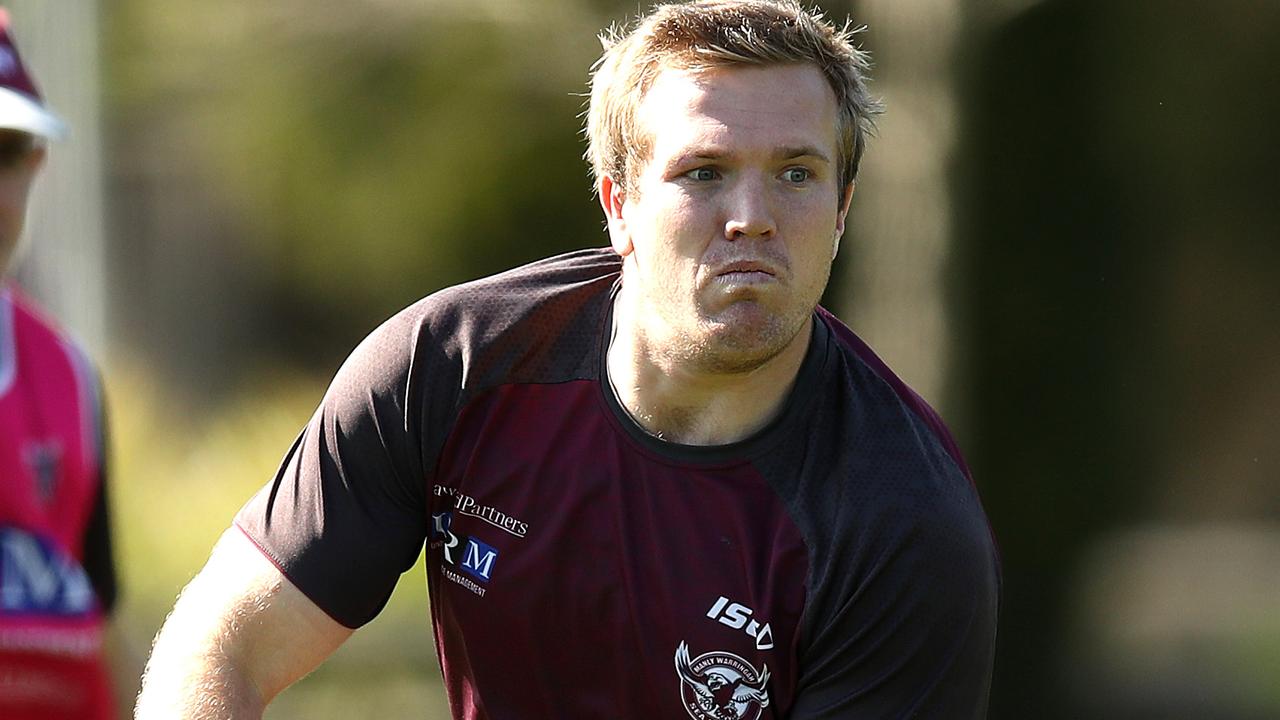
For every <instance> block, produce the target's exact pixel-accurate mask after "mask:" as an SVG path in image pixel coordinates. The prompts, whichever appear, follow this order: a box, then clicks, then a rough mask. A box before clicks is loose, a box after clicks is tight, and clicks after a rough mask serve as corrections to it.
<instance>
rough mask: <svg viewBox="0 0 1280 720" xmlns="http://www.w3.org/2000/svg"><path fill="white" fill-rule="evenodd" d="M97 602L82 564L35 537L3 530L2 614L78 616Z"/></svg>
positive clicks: (0, 532)
mask: <svg viewBox="0 0 1280 720" xmlns="http://www.w3.org/2000/svg"><path fill="white" fill-rule="evenodd" d="M94 601H95V600H94V595H93V587H92V586H91V585H90V584H89V577H88V576H87V575H85V572H84V569H83V568H81V567H80V564H79V563H77V562H76V561H74V560H72V559H71V558H69V557H67V556H65V555H63V554H62V553H60V552H58V551H57V550H56V549H55V548H53V547H52V546H51V545H49V544H47V543H45V542H42V541H41V540H39V539H38V538H36V537H34V536H32V535H28V534H27V533H25V532H21V531H18V530H14V529H11V528H0V612H5V613H53V614H57V615H78V614H81V613H86V612H89V611H90V610H92V609H93V606H94Z"/></svg>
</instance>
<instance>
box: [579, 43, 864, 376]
mask: <svg viewBox="0 0 1280 720" xmlns="http://www.w3.org/2000/svg"><path fill="white" fill-rule="evenodd" d="M638 122H639V126H640V130H641V132H642V133H643V134H644V136H645V137H647V139H648V141H649V146H650V153H649V158H648V161H647V162H646V163H645V164H644V166H643V167H642V168H639V169H638V171H637V173H636V175H635V178H634V181H633V183H632V184H631V187H630V188H623V187H622V186H621V184H616V183H614V182H613V181H612V180H611V179H610V178H604V179H603V180H602V181H601V187H600V190H601V193H600V195H601V202H602V203H603V204H604V206H605V211H606V214H607V215H608V216H609V229H610V235H611V238H612V241H613V245H614V248H615V249H616V250H617V251H618V253H619V254H621V255H623V256H624V257H625V258H626V264H625V267H624V270H623V287H624V292H627V293H637V294H638V295H637V297H635V298H634V299H635V300H636V301H637V302H636V303H635V304H634V307H635V308H637V311H636V313H635V314H636V318H635V324H636V326H637V327H636V328H635V329H636V330H637V331H638V332H639V333H640V337H641V338H642V342H644V343H645V345H646V347H648V348H649V349H650V350H651V351H657V352H659V353H663V354H665V355H666V356H667V358H668V359H670V360H672V361H675V362H677V363H686V364H689V363H691V364H692V366H693V367H694V368H697V369H701V370H703V371H709V372H722V373H723V372H744V371H747V370H751V369H753V368H755V367H758V366H759V365H761V364H762V363H764V362H765V361H767V360H769V359H771V358H773V357H774V356H776V355H777V354H778V353H779V352H781V351H782V350H783V349H784V348H785V347H786V346H787V344H788V343H790V342H791V341H792V340H794V339H795V338H796V337H797V336H798V333H799V332H800V330H801V329H803V327H804V326H805V323H807V322H808V321H809V317H810V314H811V313H812V311H813V308H814V306H815V305H817V303H818V299H819V298H820V297H821V295H822V291H823V289H824V288H825V287H826V284H827V278H828V276H829V274H830V270H831V260H832V258H833V256H834V249H835V243H836V239H837V238H838V237H839V234H840V233H841V232H843V230H844V215H845V212H846V211H847V209H848V198H849V193H850V192H851V191H852V189H851V188H849V189H848V190H847V191H845V190H842V189H841V188H839V187H838V182H839V180H838V175H839V173H838V156H837V150H836V148H837V140H836V100H835V94H834V93H833V92H832V90H831V88H830V86H829V85H828V84H827V82H826V79H825V78H824V77H823V75H822V73H821V72H820V71H819V70H818V69H817V68H816V67H813V66H811V65H799V64H797V65H778V66H766V67H753V66H742V67H732V68H716V69H712V70H704V71H698V72H691V71H684V70H678V69H666V70H663V71H662V72H661V73H659V75H658V77H657V78H656V79H655V81H654V83H653V86H652V87H651V88H650V90H649V92H648V94H646V95H645V97H644V100H643V101H642V102H641V105H640V108H639V112H638Z"/></svg>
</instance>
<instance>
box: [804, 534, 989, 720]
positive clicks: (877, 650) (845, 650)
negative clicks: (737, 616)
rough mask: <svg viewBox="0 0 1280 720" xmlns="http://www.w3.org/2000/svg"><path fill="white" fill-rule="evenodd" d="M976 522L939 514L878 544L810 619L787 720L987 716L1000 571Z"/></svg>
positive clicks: (938, 719) (939, 719)
mask: <svg viewBox="0 0 1280 720" xmlns="http://www.w3.org/2000/svg"><path fill="white" fill-rule="evenodd" d="M953 516H954V514H953ZM966 525H967V527H966ZM974 525H976V523H963V524H960V525H957V524H956V523H954V522H948V521H947V520H946V519H939V520H938V521H937V522H936V523H929V524H922V525H920V526H918V527H917V528H915V529H914V530H913V531H912V532H911V533H909V534H907V535H904V536H902V537H900V538H899V539H898V541H897V542H895V543H893V544H886V545H883V546H881V551H880V552H879V553H877V555H878V557H877V558H876V561H875V562H874V563H873V565H872V568H871V569H870V571H869V572H867V573H865V574H861V577H860V578H859V580H857V581H852V579H851V582H849V583H848V585H847V586H846V587H845V588H844V591H843V592H841V593H840V594H841V596H842V597H841V598H840V600H839V601H838V602H834V603H831V604H830V605H828V608H829V613H828V614H827V615H826V616H825V617H822V618H815V619H814V622H813V624H812V625H811V627H810V630H811V637H810V638H809V639H808V642H807V643H806V647H805V650H804V651H803V653H802V656H801V668H802V674H801V677H800V682H799V687H798V688H797V690H798V692H797V701H796V704H795V705H794V707H793V710H792V712H791V714H790V716H789V717H790V718H791V720H820V719H823V720H825V719H826V718H849V717H858V718H918V719H920V720H924V719H926V718H929V719H936V720H961V719H964V720H980V719H981V718H985V717H986V715H987V695H988V691H989V689H990V685H991V670H992V662H993V657H994V643H995V631H996V615H997V605H998V594H999V591H998V578H997V576H998V570H997V566H996V561H995V556H994V553H993V550H992V545H991V542H990V537H989V534H987V530H986V528H985V524H983V526H982V527H974Z"/></svg>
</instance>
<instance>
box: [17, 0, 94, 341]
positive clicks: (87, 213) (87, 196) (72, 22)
mask: <svg viewBox="0 0 1280 720" xmlns="http://www.w3.org/2000/svg"><path fill="white" fill-rule="evenodd" d="M6 4H7V5H8V8H9V14H10V16H11V19H12V30H13V36H14V38H15V42H16V43H17V45H18V49H19V51H20V52H21V53H22V58H23V61H24V62H25V63H26V64H27V68H28V70H29V71H30V72H31V74H32V75H33V76H34V78H35V81H36V85H37V86H38V87H39V88H40V93H41V95H43V96H44V100H45V102H46V103H47V104H48V105H49V107H50V108H52V109H53V110H54V112H56V113H57V114H58V115H59V116H61V117H62V119H64V120H66V121H67V124H68V125H70V127H71V134H70V136H69V137H68V138H66V139H65V140H62V141H59V142H55V143H53V145H52V146H51V147H50V149H49V160H48V163H47V164H46V166H45V168H44V171H43V172H42V173H41V177H40V178H39V179H38V180H37V181H36V187H35V189H34V191H33V197H32V199H31V205H30V208H29V212H28V215H27V242H28V244H29V247H28V250H27V253H26V255H25V258H24V259H23V260H22V263H21V266H20V267H19V268H18V277H19V278H20V280H21V282H22V284H23V286H24V287H25V288H26V289H27V290H28V291H29V292H30V293H31V294H32V295H34V296H35V297H36V298H37V299H39V300H40V301H41V303H42V304H44V305H45V307H46V308H47V309H48V310H49V311H50V312H51V313H52V314H54V315H55V316H56V317H57V318H58V319H59V320H60V321H61V323H62V324H63V325H64V326H65V327H66V328H67V329H68V330H70V331H71V333H72V334H73V335H75V336H76V337H77V338H78V339H79V340H80V341H82V342H83V343H84V344H85V345H86V346H87V348H88V350H89V351H90V353H92V354H93V355H94V356H95V357H96V358H101V357H103V354H104V353H105V351H106V350H107V348H106V343H107V337H108V332H107V317H108V313H107V311H108V308H107V302H108V298H107V266H106V237H105V229H104V227H103V224H104V217H103V200H102V131H101V102H100V100H101V91H100V82H99V76H100V71H99V42H98V40H99V39H98V35H99V26H98V2H97V0H8V2H7V3H6Z"/></svg>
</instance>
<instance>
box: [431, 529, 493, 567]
mask: <svg viewBox="0 0 1280 720" xmlns="http://www.w3.org/2000/svg"><path fill="white" fill-rule="evenodd" d="M452 521H453V515H452V513H439V514H436V515H432V516H431V539H432V540H433V541H438V542H439V543H440V546H441V547H442V548H443V549H444V561H445V562H447V563H449V564H450V565H454V566H457V567H460V568H462V570H463V571H465V572H466V573H467V574H468V575H470V576H472V577H474V578H477V579H479V580H483V581H485V582H489V576H490V575H491V574H492V573H493V564H494V562H495V561H497V559H498V549H497V548H495V547H493V546H492V545H488V544H486V543H484V542H481V541H480V540H477V539H476V538H473V537H458V536H457V535H455V534H453V531H452V530H450V529H449V526H450V525H451V524H452Z"/></svg>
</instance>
